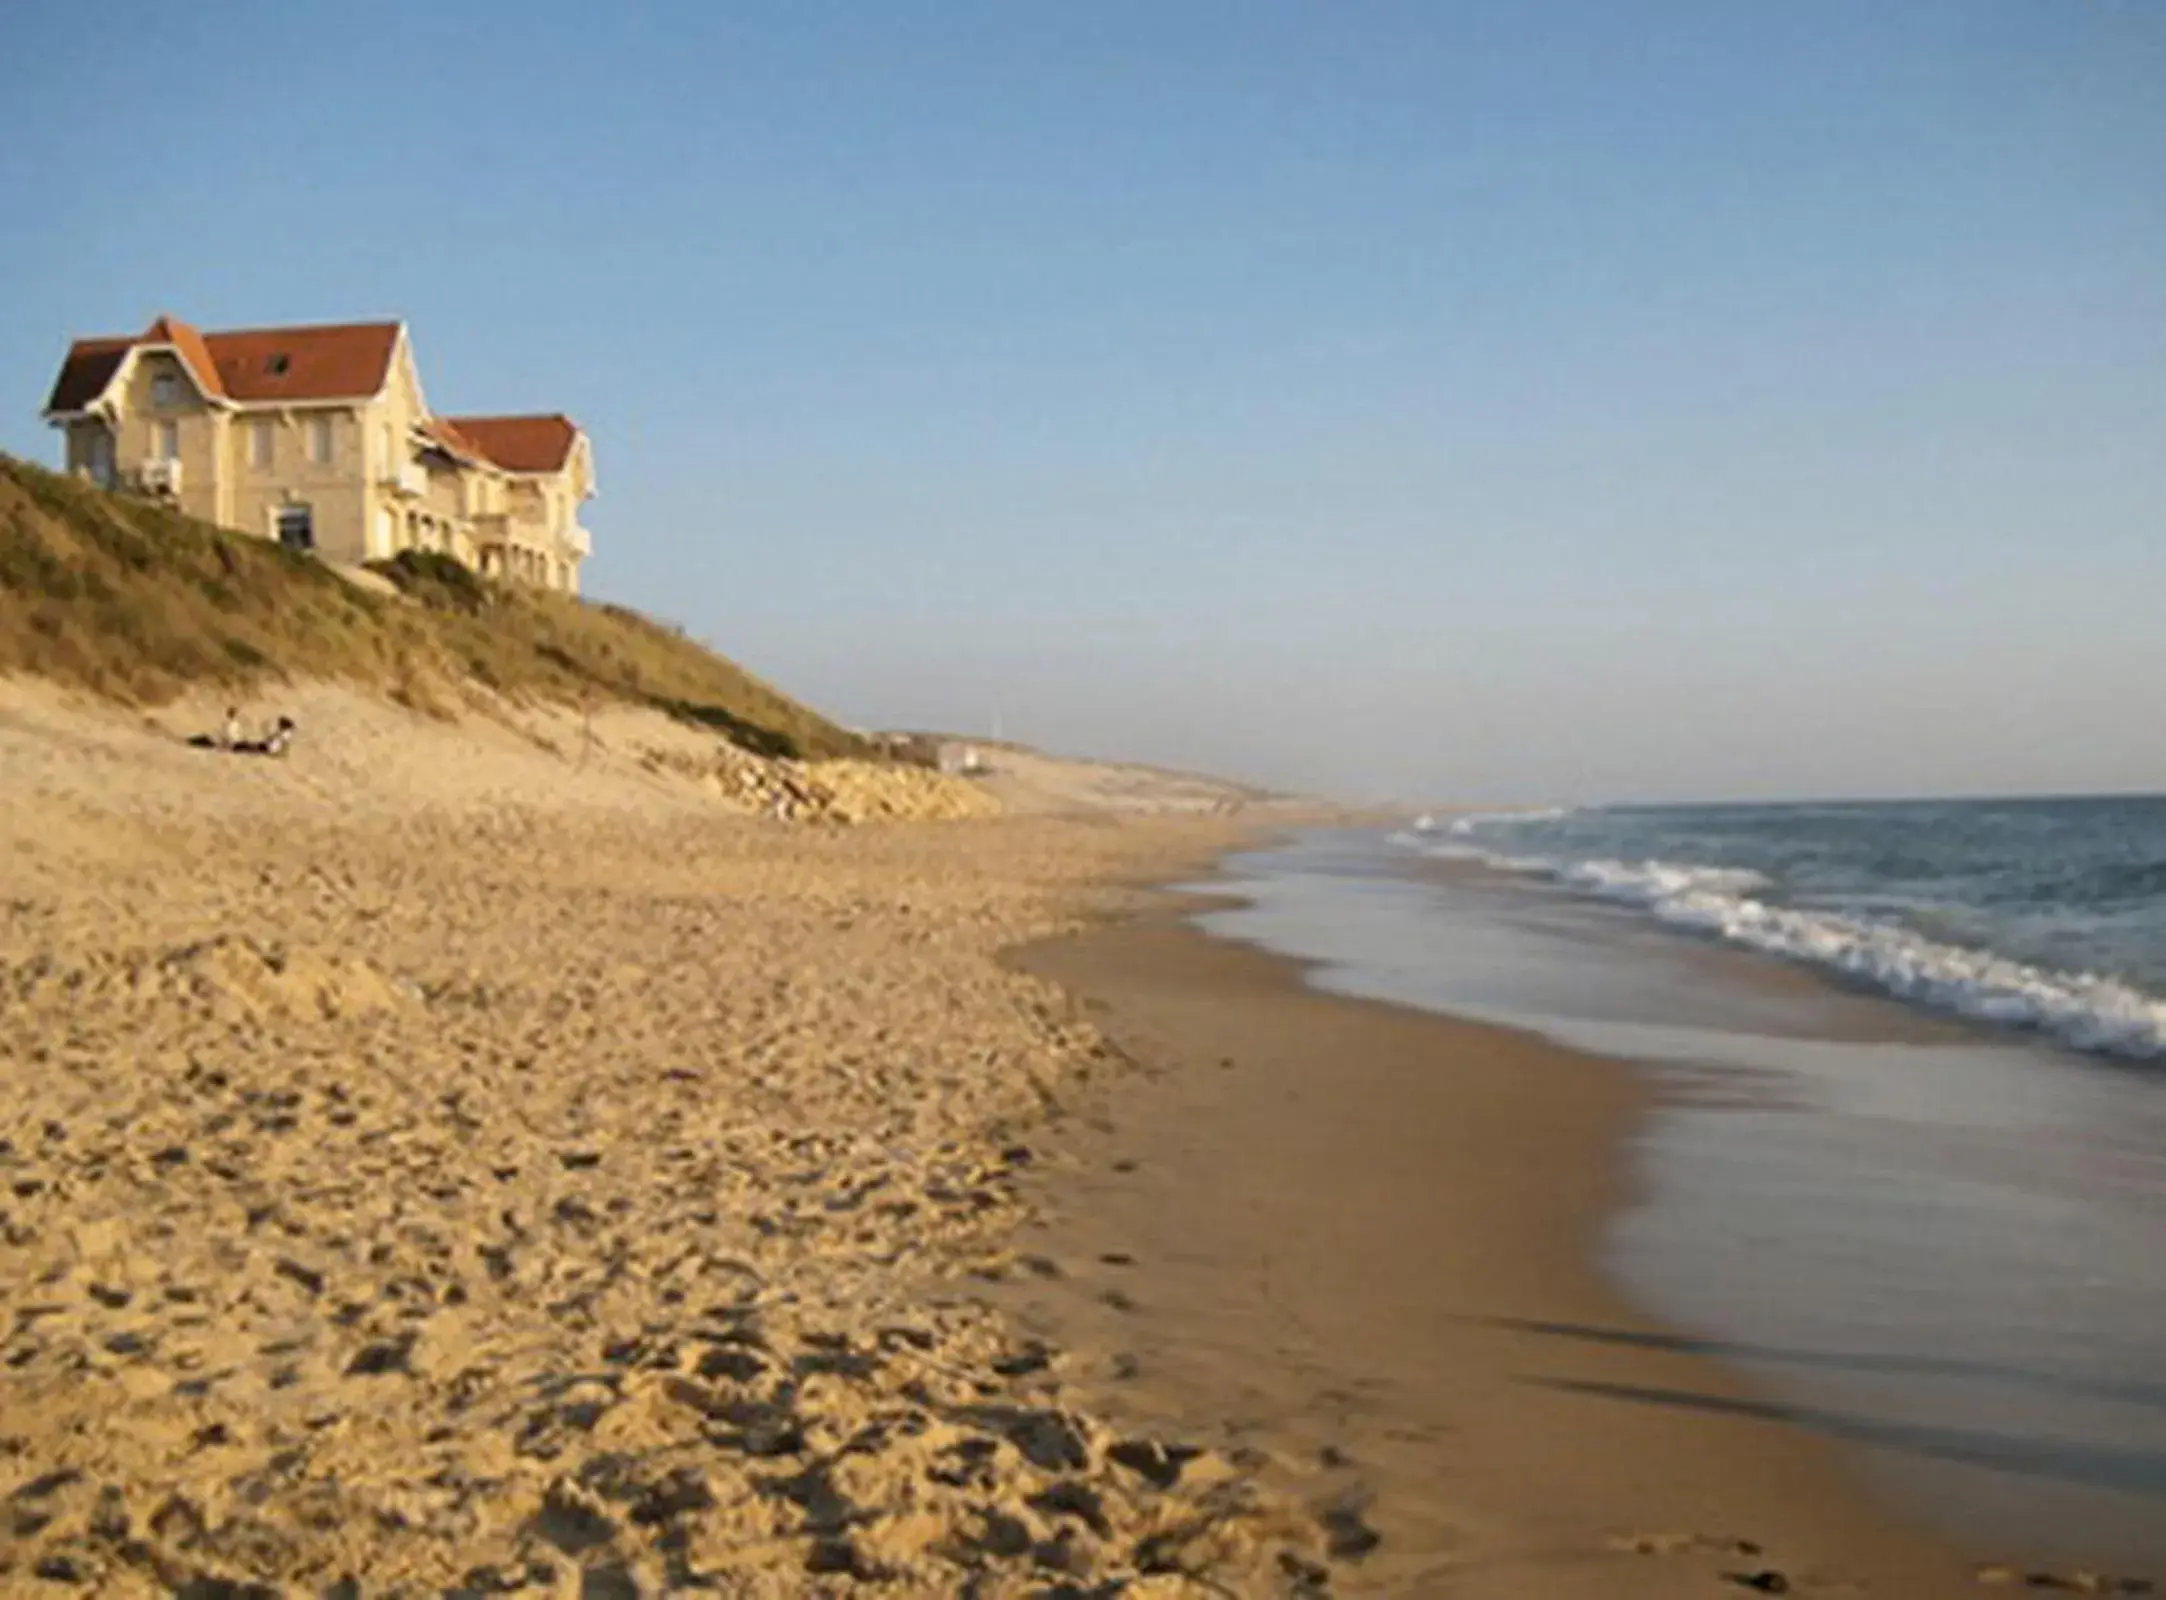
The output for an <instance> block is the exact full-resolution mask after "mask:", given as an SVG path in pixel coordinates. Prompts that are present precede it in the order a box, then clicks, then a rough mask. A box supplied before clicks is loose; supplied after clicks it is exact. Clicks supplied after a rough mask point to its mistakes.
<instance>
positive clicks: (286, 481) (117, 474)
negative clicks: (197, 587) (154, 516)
mask: <svg viewBox="0 0 2166 1600" xmlns="http://www.w3.org/2000/svg"><path fill="white" fill-rule="evenodd" d="M45 418H46V420H47V421H48V422H50V423H52V425H53V426H54V427H56V428H59V429H61V430H63V431H64V432H65V434H66V437H67V470H68V471H70V472H73V473H77V474H80V475H82V476H84V477H87V478H90V479H92V480H93V481H95V482H96V483H98V484H100V485H101V486H103V487H105V488H109V489H113V488H126V489H132V490H135V491H138V492H141V493H145V494H151V495H155V496H158V497H160V498H162V499H165V500H167V501H170V502H171V503H173V504H175V505H177V506H179V507H180V508H181V509H182V510H183V511H186V512H188V513H190V514H191V515H194V516H198V517H201V518H203V519H204V520H206V521H208V522H215V523H217V524H219V525H220V526H221V527H227V528H233V529H237V530H239V531H240V532H243V533H255V534H261V535H262V536H263V537H265V538H269V539H277V540H278V541H280V542H281V543H283V544H286V545H290V546H293V547H295V548H297V549H305V550H315V551H318V552H320V553H321V554H322V555H323V556H324V557H325V558H326V559H328V560H332V561H345V562H358V561H371V560H379V559H382V558H384V557H387V556H393V555H397V554H398V553H399V552H400V551H402V550H436V551H441V552H442V553H444V554H445V555H449V556H452V557H455V558H456V559H458V560H459V561H462V562H464V563H465V564H466V565H467V566H469V567H472V568H474V569H475V570H476V571H477V572H481V573H484V574H487V575H490V576H494V577H504V578H513V579H517V580H520V581H522V582H525V583H532V584H536V585H538V586H540V587H543V588H548V589H559V590H562V591H564V592H566V593H571V594H576V593H577V592H578V590H579V567H580V563H581V562H583V561H584V560H585V559H586V558H587V555H588V553H589V552H590V550H591V549H592V540H591V538H590V537H589V535H588V533H587V530H586V529H585V528H583V527H581V526H580V524H579V507H580V505H581V504H582V503H583V502H584V501H586V500H588V499H589V498H591V497H592V496H593V494H594V451H593V447H592V446H591V445H590V444H589V442H588V440H587V436H586V434H585V433H584V432H583V431H582V430H581V429H580V427H579V426H578V424H576V423H575V422H573V421H572V420H571V419H570V418H569V417H565V416H560V415H555V414H547V415H536V416H505V417H439V416H437V415H435V414H434V413H432V412H431V411H430V410H429V407H428V402H427V401H426V400H425V399H424V398H423V397H422V392H421V379H420V377H419V376H418V374H417V373H416V372H415V370H414V352H413V344H412V341H411V340H410V339H409V338H408V336H407V332H406V325H405V324H404V323H403V322H357V323H342V324H337V325H333V326H321V327H303V328H250V329H246V330H239V331H234V332H228V333H200V332H198V331H197V330H196V329H194V328H192V327H190V326H189V325H188V324H187V323H185V322H180V321H177V320H175V319H174V318H172V317H160V318H159V319H158V320H157V321H156V322H153V323H152V324H151V325H150V326H149V327H148V328H147V329H145V330H144V331H143V332H142V333H140V334H136V335H134V336H132V337H131V336H127V335H122V336H119V337H116V338H98V339H78V340H76V341H75V343H74V344H72V345H71V346H69V348H68V355H67V359H66V360H65V361H64V362H62V363H61V367H60V375H59V377H58V378H56V379H55V380H54V382H53V392H52V397H51V398H50V399H49V400H48V401H47V402H46V405H45Z"/></svg>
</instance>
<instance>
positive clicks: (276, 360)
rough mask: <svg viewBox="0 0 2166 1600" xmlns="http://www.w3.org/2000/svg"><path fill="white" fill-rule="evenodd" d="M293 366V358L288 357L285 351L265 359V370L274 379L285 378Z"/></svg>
mask: <svg viewBox="0 0 2166 1600" xmlns="http://www.w3.org/2000/svg"><path fill="white" fill-rule="evenodd" d="M292 365H293V357H291V356H289V355H287V354H286V353H285V352H284V351H280V352H279V353H278V354H277V355H274V356H269V357H266V358H265V360H264V363H263V370H264V371H265V372H268V373H269V374H270V375H271V376H272V377H274V378H283V377H284V376H285V375H286V369H287V368H288V367H290V366H292Z"/></svg>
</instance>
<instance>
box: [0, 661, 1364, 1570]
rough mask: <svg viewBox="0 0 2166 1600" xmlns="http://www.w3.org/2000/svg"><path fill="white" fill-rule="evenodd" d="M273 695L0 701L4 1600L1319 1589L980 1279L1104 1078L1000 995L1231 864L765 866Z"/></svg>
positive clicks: (480, 746)
mask: <svg viewBox="0 0 2166 1600" xmlns="http://www.w3.org/2000/svg"><path fill="white" fill-rule="evenodd" d="M285 706H287V707H290V708H291V709H293V710H294V712H295V714H297V716H298V718H299V720H300V722H301V724H302V728H303V739H302V742H301V745H300V747H299V749H298V750H297V752H296V754H295V755H294V756H293V757H292V758H291V759H289V760H286V761H283V762H271V761H262V760H255V761H251V760H249V759H247V758H243V757H233V756H226V755H222V754H212V753H208V752H204V751H198V750H190V749H188V748H187V747H186V746H185V745H184V744H183V743H181V742H180V740H179V738H178V737H177V736H178V735H179V734H181V733H183V732H185V731H187V729H188V728H189V727H190V726H192V725H207V724H208V719H209V715H210V708H207V707H203V706H183V707H179V708H176V709H175V710H174V711H172V712H170V713H168V714H165V715H164V716H162V717H161V718H160V719H158V720H157V721H156V722H155V723H145V722H142V721H140V720H128V719H121V718H118V717H116V716H114V715H111V714H108V713H94V712H90V711H86V710H82V709H80V708H76V707H72V706H69V705H67V704H65V703H64V702H61V701H59V700H57V699H54V698H53V697H51V696H49V695H47V694H45V693H43V692H42V691H36V690H32V689H29V688H25V687H22V686H19V685H17V686H10V687H8V688H7V689H6V691H5V699H4V700H0V816H4V817H5V819H6V820H5V821H4V822H0V916H4V921H0V928H4V930H5V938H4V941H0V1075H4V1083H5V1095H4V1101H0V1103H4V1105H5V1113H4V1114H5V1124H4V1129H0V1283H4V1284H5V1289H4V1291H0V1292H4V1294H5V1299H6V1311H7V1319H6V1323H5V1331H4V1334H0V1386H4V1387H0V1416H4V1421H0V1500H4V1502H5V1507H6V1515H7V1518H8V1521H7V1524H6V1526H5V1528H4V1530H0V1532H4V1533H5V1537H4V1538H0V1587H5V1588H6V1589H8V1590H9V1591H10V1592H15V1591H16V1590H19V1589H23V1588H26V1587H29V1586H31V1585H32V1583H33V1581H34V1580H35V1581H37V1582H40V1583H45V1584H51V1585H58V1586H63V1587H64V1586H66V1585H70V1584H73V1585H76V1586H79V1587H80V1588H82V1589H84V1590H86V1591H92V1592H100V1593H112V1594H130V1593H143V1594H163V1593H172V1592H192V1593H236V1594H237V1593H244V1592H245V1593H258V1592H263V1593H295V1594H304V1593H305V1594H318V1593H346V1594H372V1595H373V1594H383V1593H409V1594H439V1593H499V1592H511V1591H514V1590H520V1589H524V1590H527V1591H529V1592H541V1593H581V1594H590V1595H632V1594H647V1593H662V1592H668V1591H671V1590H675V1589H682V1588H688V1587H697V1586H707V1587H710V1588H713V1589H715V1590H718V1591H719V1592H724V1593H738V1594H797V1593H824V1592H834V1593H842V1592H849V1591H851V1590H852V1589H854V1588H857V1587H861V1586H874V1585H876V1586H878V1587H880V1589H881V1590H882V1592H890V1593H894V1592H902V1593H911V1592H922V1593H941V1594H948V1593H958V1592H970V1593H983V1594H999V1593H1010V1592H1015V1593H1074V1594H1082V1593H1090V1592H1101V1591H1097V1590H1095V1589H1094V1587H1093V1586H1094V1585H1098V1584H1101V1583H1105V1582H1107V1581H1109V1580H1116V1579H1129V1580H1135V1581H1134V1583H1133V1586H1132V1587H1130V1588H1128V1589H1127V1590H1126V1591H1125V1592H1127V1593H1131V1594H1151V1593H1179V1592H1187V1591H1188V1590H1190V1589H1193V1590H1194V1591H1195V1592H1214V1593H1224V1592H1227V1591H1228V1590H1229V1589H1230V1590H1231V1591H1232V1592H1237V1593H1270V1592H1281V1591H1286V1590H1292V1591H1296V1592H1300V1591H1306V1590H1308V1589H1312V1588H1315V1587H1317V1586H1319V1585H1320V1584H1321V1583H1322V1582H1323V1581H1324V1577H1325V1574H1326V1570H1327V1569H1326V1567H1325V1566H1323V1565H1320V1564H1318V1563H1319V1562H1321V1561H1322V1559H1323V1557H1324V1553H1325V1548H1326V1543H1327V1540H1326V1536H1325V1534H1324V1532H1323V1530H1321V1529H1320V1528H1319V1527H1318V1526H1317V1525H1316V1523H1315V1521H1314V1519H1313V1518H1312V1517H1311V1516H1310V1515H1308V1514H1307V1513H1306V1512H1304V1511H1302V1510H1301V1509H1299V1507H1298V1506H1297V1505H1296V1504H1295V1503H1294V1502H1293V1501H1291V1500H1288V1499H1284V1498H1277V1497H1274V1496H1272V1495H1269V1494H1266V1493H1264V1492H1263V1491H1261V1490H1260V1489H1259V1488H1258V1487H1257V1485H1256V1483H1255V1481H1254V1479H1253V1477H1252V1475H1251V1474H1250V1473H1249V1472H1248V1470H1246V1468H1245V1467H1244V1466H1242V1465H1238V1464H1236V1463H1235V1462H1234V1461H1232V1460H1230V1459H1228V1458H1226V1457H1225V1456H1223V1455H1219V1454H1216V1453H1213V1452H1209V1451H1204V1452H1198V1453H1194V1454H1191V1453H1189V1452H1188V1451H1186V1450H1185V1449H1183V1448H1182V1447H1181V1445H1180V1441H1177V1440H1156V1439H1130V1438H1124V1437H1122V1436H1121V1435H1119V1434H1117V1433H1116V1432H1114V1431H1112V1430H1110V1429H1109V1428H1108V1427H1107V1426H1105V1425H1104V1424H1103V1423H1102V1422H1100V1421H1099V1420H1097V1419H1095V1418H1094V1417H1093V1416H1091V1415H1090V1414H1088V1413H1087V1412H1086V1411H1085V1410H1084V1409H1082V1408H1081V1407H1080V1406H1079V1405H1078V1403H1077V1400H1076V1397H1075V1392H1074V1389H1073V1387H1072V1385H1071V1384H1070V1382H1069V1381H1068V1379H1067V1377H1066V1376H1064V1368H1065V1366H1066V1358H1065V1357H1064V1356H1063V1355H1062V1353H1061V1352H1059V1351H1055V1350H1048V1349H1046V1348H1044V1347H1042V1346H1039V1345H1035V1344H1032V1343H1030V1342H1028V1341H1024V1340H1020V1339H1019V1338H1018V1337H1017V1336H1016V1335H1015V1333H1014V1332H1013V1330H1012V1329H1011V1328H1010V1327H1009V1326H1008V1325H1006V1324H1005V1323H1003V1321H1002V1320H1001V1319H1000V1317H999V1316H998V1315H996V1314H995V1313H994V1312H993V1311H991V1310H989V1309H987V1308H986V1307H984V1306H983V1305H981V1304H979V1303H978V1300H977V1297H976V1295H975V1294H974V1293H973V1292H972V1291H973V1290H974V1289H975V1288H977V1287H979V1286H980V1280H981V1279H982V1278H988V1277H990V1278H997V1277H1000V1276H1002V1275H1005V1274H1009V1273H1012V1272H1015V1271H1017V1270H1022V1268H1021V1267H1020V1265H1019V1261H1018V1257H1017V1255H1016V1248H1015V1232H1016V1228H1017V1225H1018V1223H1019V1222H1020V1221H1021V1220H1022V1218H1023V1217H1024V1214H1025V1203H1024V1201H1023V1200H1022V1199H1021V1198H1020V1197H1019V1195H1018V1182H1017V1180H1018V1175H1019V1174H1020V1173H1022V1172H1023V1171H1025V1170H1027V1169H1029V1168H1030V1167H1031V1166H1032V1164H1033V1163H1034V1162H1038V1161H1042V1160H1043V1159H1044V1154H1043V1146H1042V1145H1041V1143H1040V1141H1041V1140H1042V1139H1043V1136H1044V1133H1045V1130H1046V1129H1047V1127H1048V1124H1049V1122H1057V1121H1058V1119H1060V1118H1061V1117H1062V1116H1063V1115H1064V1107H1065V1106H1066V1105H1067V1104H1068V1103H1069V1101H1070V1100H1071V1098H1072V1096H1073V1095H1074V1094H1075V1093H1076V1091H1077V1090H1079V1089H1080V1088H1082V1087H1084V1086H1088V1085H1090V1084H1092V1083H1094V1082H1102V1081H1103V1080H1104V1079H1105V1077H1106V1076H1107V1075H1108V1074H1112V1073H1118V1072H1121V1071H1124V1070H1128V1069H1127V1068H1126V1067H1125V1065H1124V1064H1123V1062H1122V1061H1121V1060H1120V1059H1119V1058H1118V1057H1116V1056H1114V1055H1113V1054H1112V1053H1111V1052H1109V1051H1108V1049H1107V1048H1106V1046H1105V1045H1104V1044H1103V1042H1102V1041H1101V1040H1100V1039H1099V1038H1098V1037H1097V1036H1096V1034H1095V1033H1094V1032H1093V1031H1092V1030H1091V1029H1090V1028H1089V1027H1088V1026H1087V1025H1086V1024H1084V1023H1083V1022H1081V1021H1079V1020H1078V1019H1077V1016H1076V1014H1075V1013H1074V1012H1073V1010H1072V1008H1071V1007H1070V1006H1069V1004H1068V1003H1067V1002H1066V1001H1065V1000H1064V999H1063V997H1062V996H1061V995H1060V994H1059V992H1058V991H1057V990H1054V989H1053V988H1051V987H1050V986H1049V985H1046V984H1044V983H1042V982H1039V981H1037V980H1033V979H1030V978H1027V977H1024V976H1021V975H1018V974H1015V973H1013V972H1010V971H1007V970H1004V969H1003V968H1002V967H1001V966H1000V965H999V964H998V963H996V961H995V960H994V955H995V952H997V951H998V950H1000V949H1001V948H1003V947H1005V946H1010V945H1013V944H1015V943H1017V942H1019V941H1022V940H1026V939H1031V938H1038V937H1043V936H1046V935H1048V934H1050V933H1053V932H1056V931H1058V930H1060V929H1062V928H1064V927H1069V926H1073V925H1075V923H1076V922H1077V921H1078V920H1079V919H1080V918H1082V917H1083V916H1085V915H1087V914H1089V913H1091V912H1093V911H1102V910H1105V909H1108V908H1110V906H1111V905H1113V904H1114V903H1115V902H1116V900H1117V896H1116V894H1115V893H1114V892H1113V891H1108V890H1105V889H1103V888H1102V887H1096V886H1098V885H1103V884H1104V883H1106V882H1109V881H1113V880H1116V879H1128V880H1133V879H1134V878H1136V877H1137V876H1139V875H1141V874H1144V873H1146V872H1149V871H1153V870H1161V869H1164V868H1165V867H1167V866H1168V865H1169V864H1171V863H1173V862H1174V861H1176V860H1179V859H1183V858H1200V857H1201V856H1202V855H1204V854H1205V853H1207V852H1209V851H1210V850H1211V849H1213V848H1214V847H1216V846H1218V845H1220V844H1222V843H1223V842H1225V841H1226V840H1227V839H1228V838H1229V837H1230V835H1231V830H1232V828H1233V827H1234V826H1236V825H1237V823H1236V822H1235V821H1231V820H1228V819H1225V818H1217V819H1211V820H1199V819H1190V820H1183V821H1168V820H1160V821H1157V822H1153V823H1150V824H1148V825H1134V826H1123V827H1118V828H1109V827H1104V826H1088V825H1083V824H1079V823H1076V822H1070V821H1061V820H1057V819H1047V818H1030V819H1003V820H991V821H980V822H974V823H970V824H965V825H940V824H916V825H908V826H886V827H867V828H859V829H854V830H847V831H842V830H834V829H826V828H808V827H790V826H785V825H783V824H781V823H778V822H776V821H773V820H771V819H769V818H767V817H764V816H759V815H745V814H742V813H741V812H740V811H739V810H737V809H733V807H732V805H731V804H730V803H729V797H728V796H726V795H721V794H718V792H717V786H716V785H714V784H711V783H707V782H705V781H703V780H702V779H701V778H699V777H697V776H688V775H687V774H688V773H696V771H697V768H698V760H697V757H698V755H699V751H700V748H701V742H700V741H699V740H698V739H696V738H695V737H694V736H692V735H690V734H687V733H685V732H683V730H675V729H673V728H672V727H670V726H669V725H665V724H659V721H658V719H656V723H655V725H644V724H642V725H639V726H629V725H626V724H623V723H621V722H617V723H609V724H607V725H605V726H602V727H601V728H599V729H598V730H597V729H596V727H594V726H593V725H592V724H588V723H584V722H580V723H577V724H576V725H575V724H573V723H571V722H569V721H567V722H566V723H565V724H564V725H561V726H558V727H556V728H555V729H554V731H553V733H552V730H550V729H549V728H546V727H542V726H540V725H538V724H536V723H533V722H526V723H521V722H518V721H517V720H516V719H507V720H504V721H500V722H497V723H481V724H477V723H472V722H468V723H463V724H458V725H449V724H440V723H432V722H428V721H425V720H422V719H418V718H414V717H411V716H408V715H407V714H405V713H403V712H399V711H397V710H395V709H391V708H386V707H382V706H378V705H372V704H370V703H367V702H363V701H359V700H356V699H353V698H352V697H347V696H342V695H340V694H338V693H336V692H334V691H328V690H308V691H302V692H297V693H296V694H295V695H293V696H290V697H289V698H288V700H287V701H286V702H285ZM575 733H576V735H577V738H576V742H575V740H574V737H573V736H574V734H575ZM670 741H676V744H675V746H674V747H675V748H676V749H677V750H678V752H679V754H680V755H683V756H685V757H686V760H685V761H680V762H677V763H675V764H672V763H671V762H669V761H666V760H659V759H655V752H656V751H657V750H658V749H662V748H664V747H666V746H669V744H670ZM687 763H689V765H688V764H687ZM1037 1265H1038V1267H1039V1268H1040V1270H1045V1269H1046V1267H1045V1264H1044V1263H1038V1264H1037ZM1205 1575H1207V1576H1208V1580H1209V1582H1210V1583H1212V1584H1216V1585H1218V1587H1216V1588H1208V1587H1207V1586H1206V1584H1205V1581H1204V1577H1205ZM214 1582H217V1583H228V1584H233V1585H240V1584H244V1583H257V1584H262V1585H266V1586H267V1587H266V1588H264V1589H261V1590H257V1589H243V1588H239V1587H233V1588H212V1587H199V1588H198V1589H195V1590H189V1589H187V1585H189V1584H191V1583H196V1584H198V1585H207V1584H210V1583H214ZM342 1585H343V1587H341V1586H342Z"/></svg>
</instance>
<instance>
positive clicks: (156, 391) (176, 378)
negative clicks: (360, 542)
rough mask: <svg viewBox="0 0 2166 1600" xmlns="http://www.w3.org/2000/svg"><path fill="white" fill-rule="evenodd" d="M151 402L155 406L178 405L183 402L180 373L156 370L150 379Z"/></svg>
mask: <svg viewBox="0 0 2166 1600" xmlns="http://www.w3.org/2000/svg"><path fill="white" fill-rule="evenodd" d="M150 403H151V404H152V405H154V406H161V407H162V406H177V405H179V404H180V403H181V385H180V374H178V373H175V372H154V373H152V374H151V379H150Z"/></svg>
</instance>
